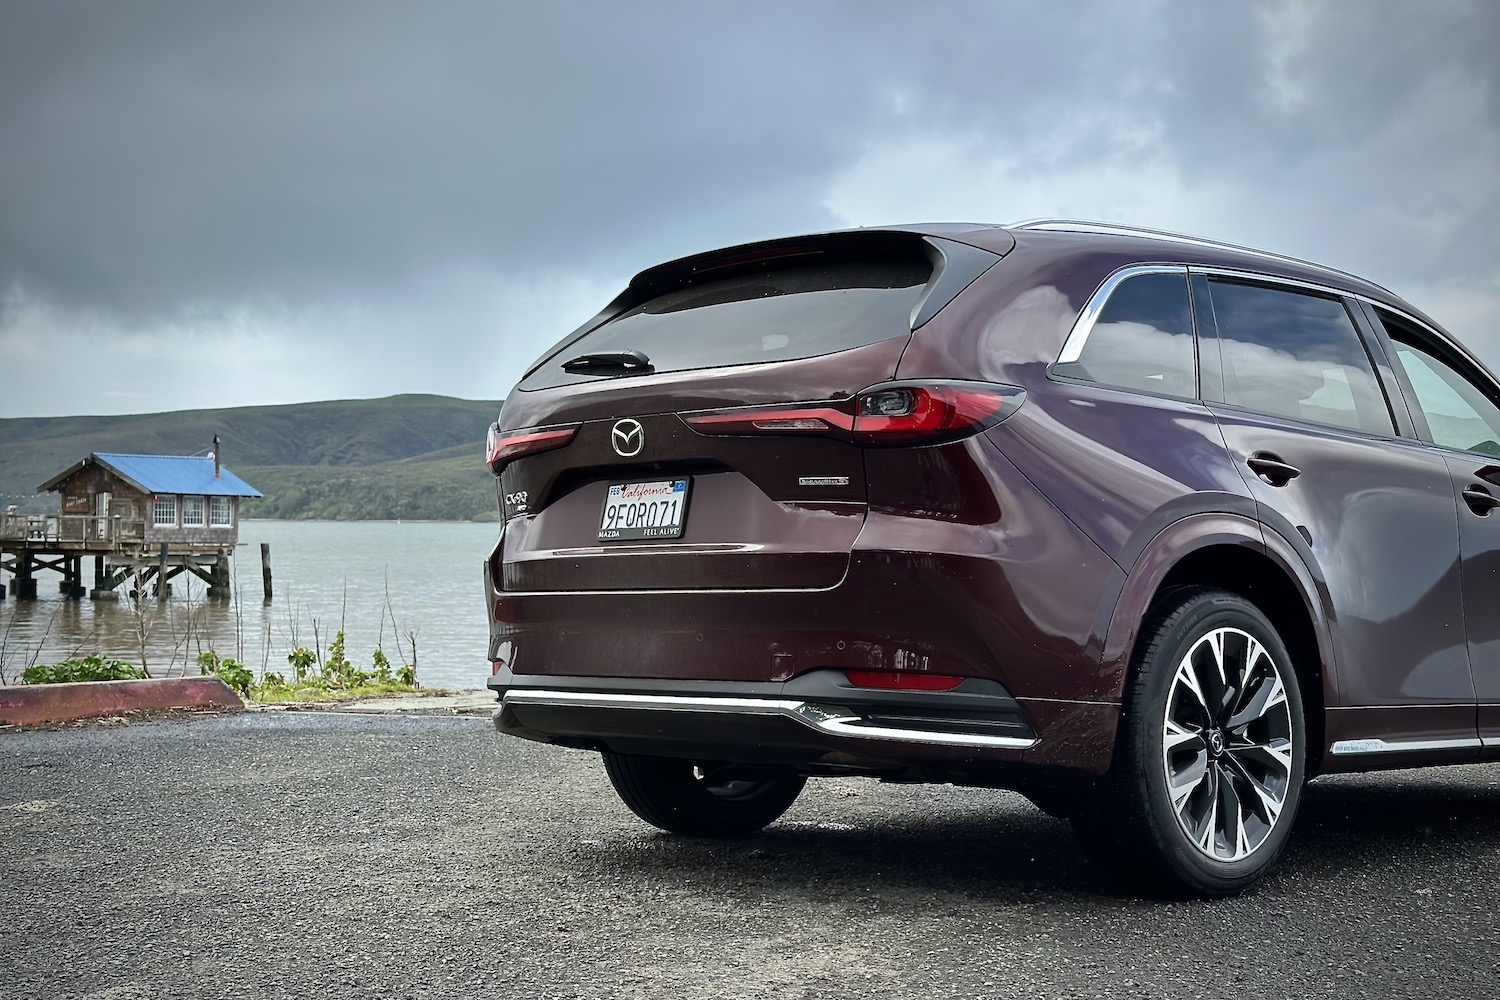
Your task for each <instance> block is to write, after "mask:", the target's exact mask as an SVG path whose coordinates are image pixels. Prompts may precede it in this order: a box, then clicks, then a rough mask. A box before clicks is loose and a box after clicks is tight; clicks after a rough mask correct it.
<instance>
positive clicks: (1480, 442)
mask: <svg viewBox="0 0 1500 1000" xmlns="http://www.w3.org/2000/svg"><path fill="white" fill-rule="evenodd" d="M1381 318H1382V320H1383V321H1384V322H1385V327H1386V332H1387V333H1388V334H1389V335H1390V338H1391V342H1392V345H1393V346H1394V347H1395V349H1396V360H1397V361H1398V362H1399V363H1400V365H1401V369H1402V370H1403V371H1404V372H1405V373H1406V377H1407V380H1408V381H1409V382H1410V384H1411V388H1412V392H1413V393H1414V394H1415V395H1416V397H1417V407H1418V409H1420V410H1421V411H1422V416H1423V417H1424V418H1425V419H1426V421H1427V429H1428V432H1429V436H1430V437H1431V439H1432V442H1433V443H1434V444H1439V445H1442V446H1443V447H1444V448H1454V449H1456V450H1458V451H1473V452H1478V453H1479V454H1481V455H1491V456H1500V406H1496V405H1495V402H1494V400H1492V399H1490V397H1489V396H1488V395H1486V393H1485V392H1484V391H1483V390H1482V389H1480V388H1479V386H1477V385H1476V384H1475V383H1474V382H1472V381H1470V379H1469V378H1467V377H1466V376H1465V375H1463V374H1462V373H1460V372H1459V371H1458V370H1457V369H1456V368H1454V367H1453V366H1452V365H1450V364H1449V363H1448V362H1446V361H1444V360H1443V359H1442V358H1440V357H1438V356H1437V354H1436V353H1434V352H1433V351H1431V350H1430V349H1429V348H1428V347H1427V346H1426V345H1423V344H1421V343H1420V339H1419V338H1418V337H1415V336H1413V335H1411V334H1410V333H1409V332H1407V331H1405V330H1404V329H1402V328H1401V327H1399V326H1396V325H1394V324H1393V323H1392V322H1391V321H1390V320H1389V319H1388V318H1387V317H1385V316H1384V315H1382V317H1381Z"/></svg>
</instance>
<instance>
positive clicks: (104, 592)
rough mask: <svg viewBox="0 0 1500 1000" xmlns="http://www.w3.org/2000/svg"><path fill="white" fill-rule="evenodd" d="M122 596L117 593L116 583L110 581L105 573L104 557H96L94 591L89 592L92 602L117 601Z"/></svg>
mask: <svg viewBox="0 0 1500 1000" xmlns="http://www.w3.org/2000/svg"><path fill="white" fill-rule="evenodd" d="M119 599H120V595H119V594H118V593H116V592H115V589H114V583H113V582H111V581H110V580H109V578H108V577H107V576H106V575H105V572H104V556H103V555H102V554H101V555H97V556H95V557H94V589H93V590H91V591H89V600H91V601H117V600H119Z"/></svg>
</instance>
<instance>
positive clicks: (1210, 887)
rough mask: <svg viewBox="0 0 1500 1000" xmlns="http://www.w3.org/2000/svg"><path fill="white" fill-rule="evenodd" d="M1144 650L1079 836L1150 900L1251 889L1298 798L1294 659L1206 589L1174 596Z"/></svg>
mask: <svg viewBox="0 0 1500 1000" xmlns="http://www.w3.org/2000/svg"><path fill="white" fill-rule="evenodd" d="M1136 648H1137V655H1136V656H1135V658H1134V661H1133V664H1132V666H1133V669H1132V671H1131V676H1130V680H1129V682H1128V684H1127V686H1126V692H1125V701H1124V704H1123V706H1122V715H1121V720H1120V735H1119V741H1118V744H1117V747H1116V752H1115V760H1114V764H1113V766H1112V768H1111V770H1110V774H1109V776H1108V778H1107V780H1106V781H1105V783H1104V785H1103V787H1102V788H1101V790H1100V792H1101V794H1100V795H1099V796H1098V797H1097V798H1095V799H1094V800H1093V801H1092V803H1091V804H1090V806H1089V808H1088V809H1087V810H1085V811H1083V812H1081V813H1079V814H1076V815H1074V816H1073V817H1072V821H1073V826H1074V829H1075V830H1076V831H1077V833H1078V836H1079V839H1080V840H1081V841H1082V842H1083V844H1084V847H1085V848H1086V849H1087V850H1088V851H1089V852H1090V853H1091V854H1092V855H1094V856H1095V857H1096V858H1097V859H1098V860H1100V861H1102V862H1103V863H1104V864H1105V866H1106V867H1107V868H1109V869H1110V870H1111V871H1112V872H1113V873H1114V874H1115V875H1116V876H1117V877H1118V878H1120V879H1121V880H1122V881H1124V882H1126V883H1129V884H1132V885H1133V886H1135V887H1136V888H1139V889H1142V890H1144V891H1146V892H1148V893H1150V894H1153V895H1173V896H1181V895H1193V896H1229V895H1233V894H1235V893H1238V892H1241V891H1243V890H1245V889H1247V888H1249V887H1250V886H1252V885H1254V884H1255V883H1256V882H1257V881H1259V880H1260V879H1261V878H1263V877H1264V876H1265V874H1266V873H1267V872H1268V871H1270V870H1271V868H1272V867H1273V866H1274V865H1275V863H1276V861H1277V859H1278V858H1279V857H1280V855H1281V852H1282V850H1283V848H1285V846H1286V842H1287V837H1288V836H1289V834H1290V832H1291V827H1292V823H1293V820H1294V819H1295V818H1296V813H1297V806H1298V804H1299V802H1300V801H1301V795H1302V786H1303V776H1304V770H1305V765H1306V757H1307V738H1306V731H1305V728H1304V722H1303V716H1302V697H1301V691H1300V689H1299V687H1298V684H1297V675H1296V671H1295V670H1294V669H1293V667H1292V662H1291V657H1290V656H1289V655H1288V654H1287V651H1286V646H1285V644H1284V643H1283V642H1282V641H1281V637H1280V636H1278V635H1277V633H1276V630H1275V628H1274V627H1273V626H1272V625H1271V623H1270V621H1268V620H1267V619H1266V616H1265V615H1263V614H1262V613H1261V612H1260V610H1259V609H1257V608H1256V607H1255V606H1254V605H1253V604H1251V603H1249V602H1248V601H1246V600H1244V599H1243V598H1241V597H1239V596H1237V595H1234V594H1231V593H1228V592H1227V591H1222V590H1210V589H1206V588H1186V589H1182V590H1176V591H1173V592H1172V593H1170V594H1168V595H1164V597H1163V599H1162V600H1161V602H1160V603H1159V605H1158V606H1157V607H1155V608H1153V609H1152V611H1151V613H1150V614H1149V615H1148V616H1147V619H1146V622H1145V624H1144V626H1143V628H1142V630H1141V638H1140V642H1139V643H1138V644H1137V647H1136ZM1221 676H1222V678H1223V680H1222V681H1221V679H1220V678H1221Z"/></svg>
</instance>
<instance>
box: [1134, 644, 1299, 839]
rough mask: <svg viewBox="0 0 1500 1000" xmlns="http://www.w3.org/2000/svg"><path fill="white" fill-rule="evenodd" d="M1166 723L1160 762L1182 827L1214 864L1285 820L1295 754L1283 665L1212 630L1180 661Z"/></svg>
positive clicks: (1264, 836)
mask: <svg viewBox="0 0 1500 1000" xmlns="http://www.w3.org/2000/svg"><path fill="white" fill-rule="evenodd" d="M1164 722H1165V726H1164V729H1163V740H1162V765H1163V769H1164V772H1165V776H1166V783H1167V793H1168V797H1169V799H1170V802H1171V809H1172V812H1173V814H1174V816H1175V817H1176V819H1177V824H1178V826H1179V827H1181V828H1182V832H1183V833H1184V834H1186V836H1187V838H1188V840H1190V841H1191V842H1192V843H1193V844H1194V845H1195V846H1196V847H1197V849H1198V850H1199V851H1200V852H1202V853H1203V854H1204V855H1206V856H1208V857H1209V858H1212V859H1214V860H1215V861H1221V862H1229V861H1239V860H1241V859H1243V858H1246V857H1248V856H1250V855H1251V854H1253V853H1255V851H1256V850H1257V849H1259V848H1260V846H1261V845H1262V844H1264V843H1265V842H1266V839H1267V838H1268V837H1269V836H1270V835H1271V831H1272V830H1273V829H1275V827H1276V824H1277V821H1278V820H1279V819H1280V817H1281V814H1282V810H1283V807H1284V806H1285V804H1286V799H1287V795H1288V793H1289V791H1290V789H1291V778H1292V770H1293V768H1292V761H1293V754H1294V753H1295V752H1296V751H1297V748H1296V747H1295V746H1294V745H1293V732H1294V730H1293V727H1292V717H1291V706H1290V705H1289V703H1288V700H1287V694H1286V686H1285V684H1284V682H1283V677H1282V667H1281V666H1280V665H1278V664H1277V663H1276V661H1275V659H1274V658H1273V657H1272V656H1271V654H1270V652H1269V651H1268V650H1267V649H1266V647H1265V646H1264V645H1263V644H1262V643H1261V642H1260V641H1259V640H1257V639H1256V638H1255V637H1254V636H1252V635H1250V634H1249V633H1248V632H1245V631H1243V630H1241V629H1238V628H1231V627H1222V628H1216V629H1214V630H1212V631H1210V632H1208V633H1207V634H1205V635H1204V636H1202V637H1201V638H1199V639H1198V640H1197V641H1196V642H1194V643H1193V645H1192V646H1191V647H1189V649H1188V651H1187V653H1186V654H1185V655H1184V656H1183V658H1182V660H1181V662H1179V663H1178V665H1177V671H1176V674H1175V675H1174V676H1173V678H1172V683H1171V687H1170V689H1169V691H1168V695H1167V704H1166V713H1165V719H1164Z"/></svg>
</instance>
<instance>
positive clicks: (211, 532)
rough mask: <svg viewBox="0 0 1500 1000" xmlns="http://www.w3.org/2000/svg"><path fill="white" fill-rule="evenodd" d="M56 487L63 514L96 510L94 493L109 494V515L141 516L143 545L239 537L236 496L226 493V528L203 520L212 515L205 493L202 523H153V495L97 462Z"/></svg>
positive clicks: (229, 541)
mask: <svg viewBox="0 0 1500 1000" xmlns="http://www.w3.org/2000/svg"><path fill="white" fill-rule="evenodd" d="M58 490H59V492H60V493H61V494H62V512H63V513H64V514H94V513H97V512H98V507H97V504H98V499H97V498H98V496H99V494H101V493H108V494H109V495H110V500H109V508H110V514H111V515H112V516H118V517H119V518H120V519H122V520H125V521H135V520H142V519H143V520H144V521H145V537H144V539H143V541H144V542H145V543H146V544H147V545H160V544H161V543H162V542H168V543H174V544H175V543H181V544H184V545H192V546H198V547H204V548H219V547H222V548H226V549H230V548H233V547H234V545H235V543H236V542H238V541H239V534H240V498H239V497H230V498H229V506H230V511H231V516H230V520H232V521H233V522H234V524H233V525H231V526H230V527H228V528H215V527H212V526H210V525H209V524H208V523H207V522H208V521H209V520H210V519H211V517H212V509H213V507H212V505H213V500H212V499H210V498H208V497H205V498H204V501H203V520H204V525H203V526H202V527H192V528H183V527H172V528H168V527H165V526H161V527H158V526H157V525H156V524H154V523H153V521H154V513H155V512H154V510H153V509H152V508H153V503H152V501H153V500H154V499H155V498H154V497H153V496H152V495H151V494H150V493H142V492H141V491H140V490H138V489H136V488H135V487H134V486H132V485H130V484H129V483H127V482H126V481H125V480H123V479H121V478H120V477H119V476H117V475H115V474H114V473H113V472H110V471H109V470H108V469H105V468H103V467H102V466H98V465H90V466H89V467H88V468H86V469H80V470H78V472H76V473H74V474H73V475H71V476H69V477H68V478H67V479H65V480H63V481H62V482H61V483H59V484H58ZM177 519H178V521H179V522H181V520H182V497H180V496H179V497H178V498H177Z"/></svg>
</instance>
